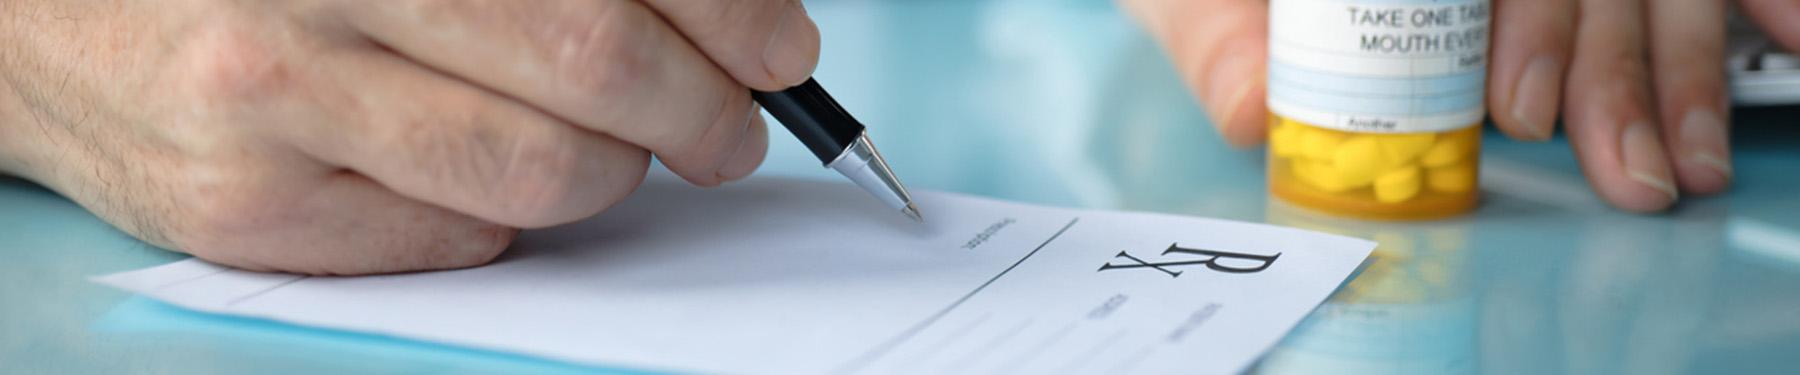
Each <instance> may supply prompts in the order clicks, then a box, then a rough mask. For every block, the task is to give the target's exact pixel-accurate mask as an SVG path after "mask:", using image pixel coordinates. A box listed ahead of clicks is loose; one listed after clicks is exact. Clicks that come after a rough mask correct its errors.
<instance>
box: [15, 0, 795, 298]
mask: <svg viewBox="0 0 1800 375" xmlns="http://www.w3.org/2000/svg"><path fill="white" fill-rule="evenodd" d="M0 48H3V49H4V50H0V83H4V84H5V86H3V87H0V88H3V89H0V172H10V173H12V174H16V175H20V176H24V177H26V178H29V179H32V180H35V181H38V182H40V183H42V184H44V185H46V186H48V187H50V188H52V189H54V190H56V191H58V192H60V193H62V194H64V195H66V196H68V197H70V198H71V199H73V200H75V201H76V202H78V203H80V204H81V205H83V206H85V207H87V208H88V209H90V210H92V211H93V212H95V213H96V214H97V215H99V216H100V217H101V218H103V219H105V220H107V221H108V222H110V223H112V224H114V225H115V226H118V227H119V228H122V229H124V230H125V231H127V232H130V233H131V234H132V235H134V236H137V237H138V238H141V239H143V240H145V241H148V242H150V243H151V244H154V245H157V246H162V247H165V248H169V249H175V250H179V251H185V252H188V253H192V254H194V255H195V256H198V257H200V258H203V259H207V260H210V261H213V262H218V263H223V264H227V265H232V266H237V267H241V268H246V269H251V270H264V271H289V272H299V273H308V274H365V273H384V272H403V271H414V270H430V269H443V268H458V267H469V266H474V265H480V264H483V263H486V262H488V261H490V260H491V259H493V258H494V257H495V256H497V255H498V254H499V253H500V252H501V251H502V250H503V249H505V248H506V246H507V245H508V244H509V243H510V242H511V241H512V239H513V236H514V235H515V233H516V232H517V229H516V228H538V227H545V226H551V225H557V224H561V223H567V222H570V221H574V220H578V219H581V218H584V217H588V216H592V215H594V214H596V213H598V212H600V211H601V210H604V209H606V208H607V207H608V206H610V205H612V204H614V203H615V202H618V201H619V200H620V199H621V198H623V197H625V196H626V195H627V194H629V193H630V192H631V191H632V190H633V189H635V188H636V186H637V185H638V183H639V182H640V181H641V180H642V179H643V177H644V174H645V169H646V168H647V165H648V163H649V158H650V156H651V155H655V156H656V157H657V158H658V159H660V160H662V162H663V163H664V164H665V165H667V166H668V168H669V169H670V170H672V171H674V172H675V173H676V174H678V175H680V176H682V177H683V178H685V179H686V180H688V181H689V182H692V183H694V184H697V185H706V186H710V185H717V184H720V183H722V182H725V181H728V180H734V179H738V178H742V177H744V176H746V175H748V174H749V173H750V172H751V171H753V170H754V169H755V168H756V167H757V166H758V165H759V164H760V163H761V162H762V159H763V155H764V153H765V151H766V150H767V147H768V140H767V135H766V132H767V126H766V125H765V124H764V123H763V122H762V121H761V117H760V116H756V115H755V114H754V113H755V112H754V111H755V108H754V106H753V105H752V102H751V99H750V96H749V92H748V91H749V89H759V90H778V89H782V88H785V87H788V86H791V85H794V84H798V83H800V82H803V81H804V80H805V79H806V77H807V76H809V75H811V72H812V70H813V67H814V65H815V64H816V61H817V59H818V48H819V35H818V29H817V28H816V27H815V26H814V25H813V23H812V21H811V20H810V19H809V18H808V17H807V15H806V12H805V11H804V10H803V9H802V7H801V5H800V3H799V1H796V0H713V1H696V0H638V1H625V0H612V1H592V0H539V1H500V0H492V1H477V0H469V1H428V0H391V1H353V0H327V1H304V2H292V1H220V0H200V1H177V2H166V1H130V0H80V1H69V0H27V1H7V2H4V3H0Z"/></svg>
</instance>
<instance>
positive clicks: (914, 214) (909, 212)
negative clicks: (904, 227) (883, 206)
mask: <svg viewBox="0 0 1800 375" xmlns="http://www.w3.org/2000/svg"><path fill="white" fill-rule="evenodd" d="M900 213H904V214H906V217H910V218H912V219H913V221H917V222H921V223H923V222H925V217H924V216H919V207H918V206H914V205H913V204H912V203H907V204H906V208H902V209H900Z"/></svg>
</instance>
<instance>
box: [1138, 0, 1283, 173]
mask: <svg viewBox="0 0 1800 375" xmlns="http://www.w3.org/2000/svg"><path fill="white" fill-rule="evenodd" d="M1120 3H1122V4H1123V5H1125V7H1126V8H1127V9H1128V10H1129V11H1130V12H1131V14H1132V15H1133V16H1135V17H1136V18H1138V19H1139V20H1140V21H1141V22H1142V23H1143V24H1144V26H1145V29H1146V30H1148V31H1149V32H1150V34H1151V35H1153V36H1155V37H1156V38H1157V40H1159V41H1161V42H1162V44H1163V46H1164V47H1165V48H1164V50H1166V51H1168V53H1169V56H1170V58H1172V59H1173V60H1174V62H1175V68H1176V69H1177V70H1179V71H1180V73H1181V75H1182V78H1183V79H1184V80H1186V81H1187V86H1188V89H1189V90H1192V91H1193V93H1194V95H1195V96H1198V97H1199V98H1200V101H1201V102H1202V104H1203V105H1204V106H1205V107H1206V111H1207V114H1208V115H1209V116H1211V118H1212V122H1213V125H1214V126H1215V127H1217V128H1218V130H1219V132H1220V133H1221V134H1223V135H1224V136H1225V140H1226V141H1227V142H1230V143H1231V144H1232V145H1235V146H1240V147H1243V146H1250V145H1255V144H1258V143H1261V142H1262V141H1263V139H1264V138H1265V137H1266V135H1267V134H1268V128H1267V127H1268V124H1267V116H1268V110H1267V106H1266V104H1265V103H1264V101H1263V99H1264V92H1265V90H1266V88H1265V85H1266V83H1267V82H1265V70H1264V69H1266V65H1267V59H1268V55H1269V54H1268V41H1269V38H1268V35H1269V23H1268V13H1269V6H1268V3H1267V2H1263V1H1237V0H1201V1H1182V0H1120Z"/></svg>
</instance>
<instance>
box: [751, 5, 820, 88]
mask: <svg viewBox="0 0 1800 375" xmlns="http://www.w3.org/2000/svg"><path fill="white" fill-rule="evenodd" d="M818 38H819V31H818V26H816V25H813V23H812V20H811V19H809V18H807V16H806V10H805V9H804V8H801V6H800V5H799V2H794V5H792V6H789V7H788V10H787V12H785V13H782V15H781V20H779V21H776V23H775V32H774V33H773V34H771V35H770V36H769V44H768V47H767V48H766V49H764V50H763V65H764V69H767V70H768V71H769V77H770V78H773V79H774V80H775V82H779V83H781V84H783V85H786V86H793V85H798V84H800V83H801V82H806V77H809V76H812V71H813V68H814V67H816V66H817V65H818V64H819V59H818V56H817V55H816V54H814V53H813V51H814V50H815V48H816V47H815V46H817V45H818V44H819V40H818Z"/></svg>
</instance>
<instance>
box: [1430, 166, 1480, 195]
mask: <svg viewBox="0 0 1800 375" xmlns="http://www.w3.org/2000/svg"><path fill="white" fill-rule="evenodd" d="M1425 184H1426V185H1428V186H1430V187H1431V190H1433V191H1440V192H1445V193H1461V192H1466V191H1469V190H1472V189H1474V188H1475V163H1473V162H1464V163H1456V164H1453V165H1448V166H1443V167H1438V168H1431V170H1429V171H1426V172H1425Z"/></svg>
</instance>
